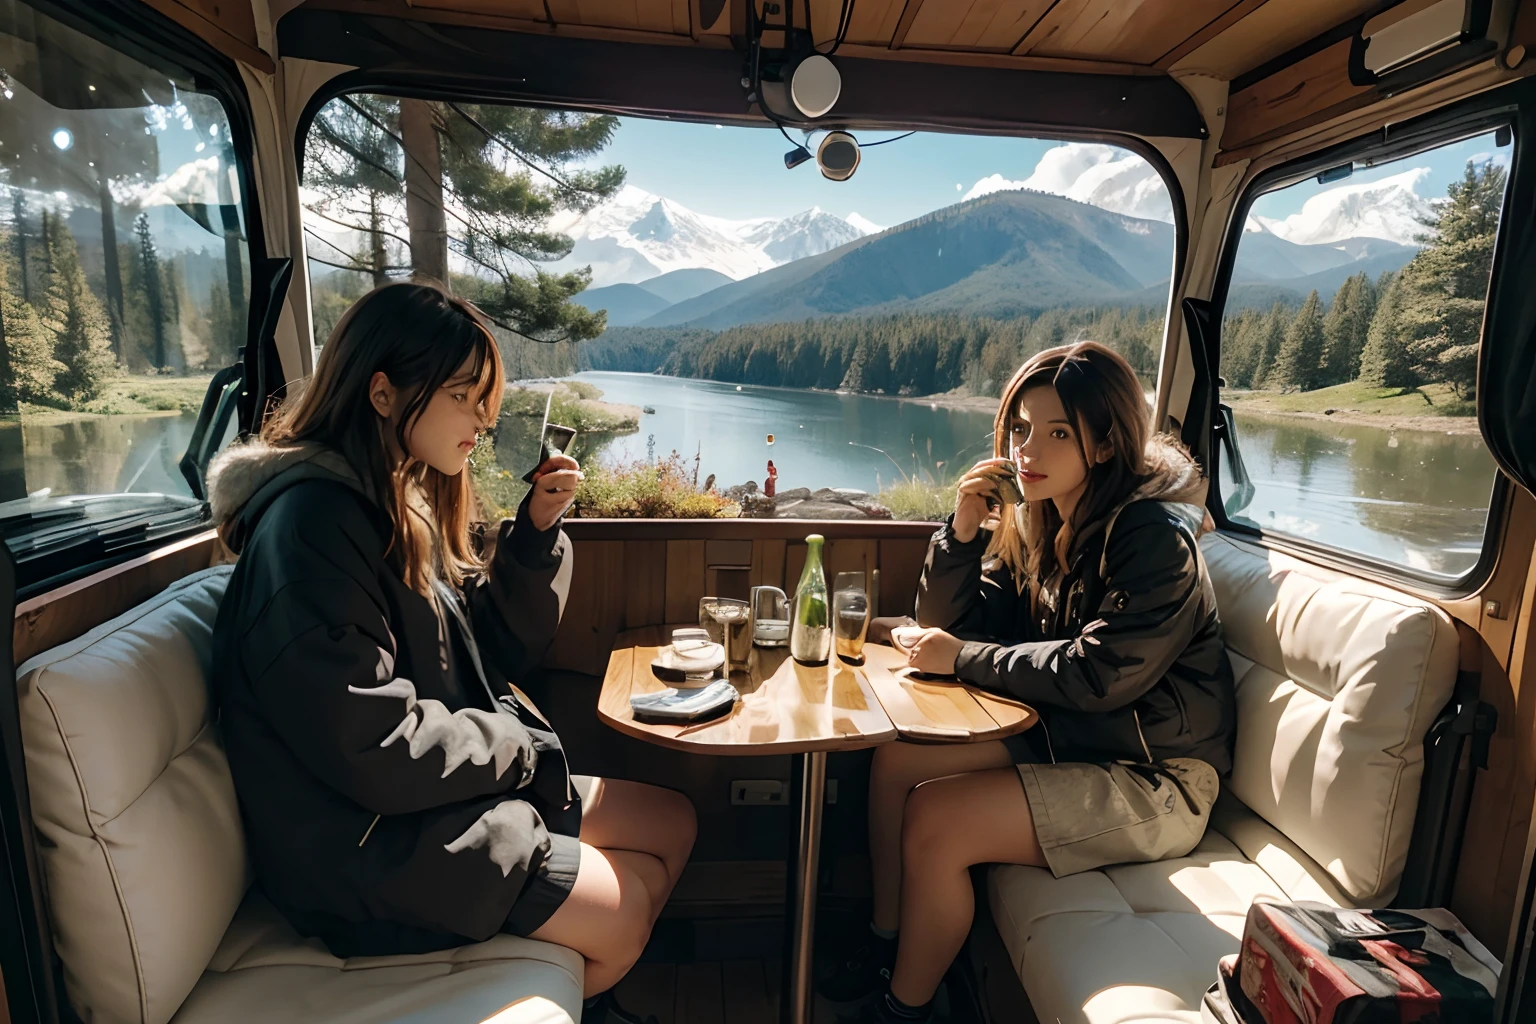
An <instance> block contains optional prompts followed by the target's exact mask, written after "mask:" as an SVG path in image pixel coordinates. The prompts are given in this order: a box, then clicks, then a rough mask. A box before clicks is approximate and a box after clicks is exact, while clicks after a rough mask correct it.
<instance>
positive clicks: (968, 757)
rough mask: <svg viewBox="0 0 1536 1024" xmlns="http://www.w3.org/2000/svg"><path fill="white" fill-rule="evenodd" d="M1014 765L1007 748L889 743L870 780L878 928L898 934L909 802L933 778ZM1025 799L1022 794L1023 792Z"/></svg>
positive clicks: (877, 758)
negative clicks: (903, 837) (903, 839)
mask: <svg viewBox="0 0 1536 1024" xmlns="http://www.w3.org/2000/svg"><path fill="white" fill-rule="evenodd" d="M1011 764H1013V757H1012V755H1010V754H1009V753H1008V749H1007V748H1006V747H1004V746H1003V745H1002V743H1000V742H997V741H993V742H990V743H949V744H934V745H923V744H916V743H887V744H885V745H884V746H882V747H877V748H876V749H875V761H874V766H873V767H872V768H871V770H870V776H869V858H870V864H871V869H872V873H873V878H874V889H875V913H874V923H875V927H876V928H882V929H895V928H896V926H897V923H898V921H899V914H900V907H901V862H902V850H901V826H902V819H903V816H904V814H905V812H906V807H907V797H908V796H909V795H910V794H911V793H912V790H913V789H914V788H915V787H917V786H919V785H921V784H922V783H924V782H928V781H929V780H930V779H940V778H943V777H945V776H947V775H957V774H959V773H961V772H974V771H980V770H982V769H985V768H1001V767H1003V766H1004V765H1011ZM1021 797H1022V792H1021Z"/></svg>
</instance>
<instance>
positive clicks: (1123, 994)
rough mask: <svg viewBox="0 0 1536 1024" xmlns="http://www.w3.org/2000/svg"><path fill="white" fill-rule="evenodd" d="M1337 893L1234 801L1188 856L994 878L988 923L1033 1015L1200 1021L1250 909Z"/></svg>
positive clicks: (1001, 871) (1111, 1023)
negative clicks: (1219, 965)
mask: <svg viewBox="0 0 1536 1024" xmlns="http://www.w3.org/2000/svg"><path fill="white" fill-rule="evenodd" d="M1234 837H1238V838H1236V839H1234ZM1276 840H1278V842H1277V841H1276ZM1249 846H1251V847H1252V851H1250V850H1249V849H1248V848H1247V847H1249ZM1252 852H1259V853H1261V854H1262V858H1261V859H1260V858H1254V857H1253V856H1252ZM1255 859H1260V862H1261V863H1265V864H1268V865H1270V866H1273V868H1274V869H1275V874H1272V873H1271V872H1270V871H1267V870H1265V868H1263V867H1261V866H1260V864H1256V863H1254V860H1255ZM1277 874H1278V875H1279V876H1280V877H1276V875H1277ZM1337 891H1338V890H1337V887H1336V886H1335V884H1334V883H1333V880H1332V878H1331V877H1330V876H1329V875H1328V873H1327V872H1326V871H1324V870H1323V869H1322V868H1321V867H1320V866H1318V865H1317V864H1316V863H1314V862H1312V861H1311V860H1310V859H1309V858H1307V856H1306V855H1305V854H1302V853H1300V852H1299V851H1298V850H1297V849H1296V848H1295V846H1294V845H1293V844H1290V843H1288V842H1286V841H1285V840H1284V837H1281V836H1279V834H1278V833H1276V832H1275V831H1274V830H1273V829H1272V828H1271V827H1270V826H1269V825H1267V824H1266V823H1265V822H1264V821H1263V820H1262V819H1260V818H1259V817H1258V816H1256V815H1255V814H1254V813H1253V812H1252V811H1249V810H1247V809H1246V808H1244V807H1242V806H1241V805H1240V804H1239V803H1238V802H1237V801H1236V800H1234V799H1233V798H1231V797H1230V796H1226V795H1223V797H1222V798H1221V799H1220V800H1219V801H1218V802H1217V805H1216V809H1215V810H1214V811H1213V812H1212V815H1211V824H1210V827H1209V828H1207V830H1206V833H1205V838H1204V839H1202V840H1201V842H1200V845H1199V846H1197V847H1196V848H1195V850H1194V852H1193V853H1191V854H1190V855H1189V856H1187V857H1180V858H1177V859H1175V860H1165V861H1159V862H1157V863H1154V864H1125V865H1120V866H1118V867H1110V868H1105V869H1104V870H1102V871H1085V872H1082V873H1081V874H1076V875H1068V876H1067V877H1066V878H1053V877H1052V876H1051V873H1050V872H1049V871H1047V870H1045V869H1044V868H1027V867H1019V866H1016V865H999V866H996V867H994V868H992V869H991V871H990V872H988V896H989V902H990V905H991V908H992V919H993V921H994V922H995V923H996V924H997V929H998V932H999V933H1000V934H1001V935H1002V937H1003V942H1004V944H1005V945H1006V946H1007V947H1008V953H1009V958H1010V960H1011V961H1012V962H1013V966H1014V969H1015V970H1017V971H1018V973H1019V980H1020V981H1021V982H1022V983H1023V985H1024V990H1025V991H1026V992H1027V993H1028V994H1029V1001H1030V1003H1031V1005H1032V1006H1033V1007H1034V1010H1035V1015H1036V1016H1037V1017H1038V1018H1039V1019H1040V1020H1041V1021H1049V1022H1056V1021H1060V1022H1061V1024H1132V1022H1151V1021H1159V1022H1174V1021H1182V1022H1188V1024H1198V1022H1199V1021H1200V999H1201V996H1202V995H1203V994H1204V993H1205V990H1206V988H1207V987H1208V986H1209V985H1210V984H1211V982H1212V981H1215V980H1216V961H1217V960H1219V959H1220V958H1221V957H1223V956H1225V955H1227V954H1229V953H1235V952H1237V948H1238V945H1239V941H1240V940H1241V937H1242V933H1243V921H1244V919H1245V918H1246V916H1247V914H1248V906H1249V904H1251V903H1252V902H1253V901H1254V900H1255V899H1259V898H1265V899H1273V900H1296V899H1315V900H1320V901H1322V902H1334V901H1333V900H1331V898H1330V894H1331V893H1333V892H1337Z"/></svg>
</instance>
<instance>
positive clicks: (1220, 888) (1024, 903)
mask: <svg viewBox="0 0 1536 1024" xmlns="http://www.w3.org/2000/svg"><path fill="white" fill-rule="evenodd" d="M1201 549H1202V552H1203V555H1204V557H1205V560H1206V563H1207V565H1208V566H1209V568H1210V572H1211V577H1212V580H1213V582H1214V584H1215V587H1216V596H1217V601H1218V603H1219V606H1220V608H1221V615H1222V621H1223V623H1224V625H1225V628H1226V632H1227V645H1228V651H1229V653H1230V655H1231V657H1232V662H1233V669H1234V673H1235V675H1236V678H1237V690H1238V735H1237V745H1236V758H1235V765H1234V768H1233V773H1232V778H1231V780H1230V783H1229V784H1228V785H1227V786H1226V787H1225V788H1224V791H1223V793H1222V796H1221V799H1220V800H1219V801H1218V803H1217V807H1216V810H1215V811H1214V812H1213V813H1212V816H1211V825H1210V828H1209V829H1208V830H1207V832H1206V835H1205V838H1204V840H1203V841H1202V842H1201V843H1200V845H1199V846H1198V847H1197V848H1196V849H1195V851H1194V852H1193V853H1191V854H1190V855H1189V856H1188V857H1182V858H1178V859H1175V860H1169V861H1163V862H1160V863H1157V864H1133V865H1122V866H1118V867H1110V868H1105V869H1104V870H1102V871H1090V872H1084V873H1083V874H1080V875H1072V876H1069V877H1067V878H1060V879H1058V878H1053V877H1052V876H1051V874H1050V872H1049V871H1046V870H1044V869H1041V868H1026V867H1019V866H1013V865H1010V866H997V867H994V868H992V869H991V871H990V872H989V873H988V902H989V904H990V907H991V910H992V916H993V920H994V921H995V923H996V925H997V928H998V931H999V932H1000V933H1001V935H1002V937H1003V941H1004V943H1005V945H1006V946H1007V947H1008V952H1009V955H1010V958H1011V960H1012V961H1013V965H1014V968H1015V969H1016V970H1017V971H1018V973H1019V979H1020V981H1021V982H1022V983H1023V985H1024V989H1025V991H1026V992H1027V993H1028V995H1029V998H1030V1003H1031V1005H1032V1006H1033V1007H1034V1010H1035V1013H1036V1015H1037V1016H1038V1017H1039V1019H1040V1021H1041V1022H1042V1024H1056V1022H1057V1021H1060V1022H1061V1024H1079V1022H1081V1024H1161V1022H1176V1021H1177V1022H1187V1024H1195V1022H1198V1021H1200V999H1201V996H1202V994H1203V993H1204V991H1205V989H1206V987H1207V986H1209V985H1210V983H1211V982H1212V981H1213V980H1215V977H1216V962H1217V960H1218V959H1220V958H1221V957H1222V956H1224V955H1226V954H1229V953H1235V952H1237V949H1238V945H1239V939H1240V937H1241V935H1242V928H1243V920H1244V917H1245V916H1246V914H1247V912H1248V906H1249V904H1251V903H1252V902H1253V901H1254V900H1255V899H1259V898H1270V899H1279V900H1317V901H1321V902H1327V903H1334V904H1338V905H1342V906H1381V905H1385V904H1386V903H1387V902H1388V901H1389V900H1390V899H1391V897H1392V895H1393V893H1394V892H1395V891H1396V888H1397V883H1398V880H1399V878H1400V877H1401V875H1402V870H1403V865H1404V863H1405V861H1406V858H1407V853H1408V842H1409V838H1410V834H1411V831H1412V828H1413V813H1414V809H1415V807H1416V806H1417V802H1418V794H1419V781H1420V776H1421V773H1422V768H1423V740H1424V734H1425V732H1426V731H1427V730H1428V728H1429V726H1430V724H1431V723H1432V722H1433V721H1434V717H1435V715H1436V714H1437V713H1438V712H1439V711H1440V709H1441V708H1442V707H1444V706H1445V704H1446V703H1447V702H1448V701H1449V700H1450V698H1451V694H1452V690H1453V687H1454V684H1455V675H1456V664H1457V638H1456V630H1455V628H1454V626H1453V625H1452V623H1451V621H1450V619H1449V618H1448V617H1447V616H1446V615H1445V614H1444V613H1443V612H1442V611H1440V610H1439V609H1438V608H1436V607H1434V606H1433V605H1431V604H1428V603H1426V602H1423V601H1419V600H1417V599H1415V598H1412V597H1408V596H1406V595H1404V594H1401V593H1398V592H1397V591H1393V590H1390V589H1388V588H1386V587H1380V586H1376V585H1374V584H1370V583H1366V582H1362V581H1360V580H1357V579H1354V578H1351V577H1348V576H1344V575H1342V574H1338V573H1333V572H1330V571H1328V570H1325V569H1321V568H1318V567H1316V566H1313V565H1311V564H1309V563H1305V562H1302V561H1300V560H1298V559H1294V558H1290V557H1288V556H1285V555H1281V554H1278V553H1275V552H1270V551H1267V550H1265V549H1263V548H1260V547H1257V546H1255V545H1250V544H1246V543H1243V542H1239V541H1235V540H1233V539H1232V538H1230V537H1227V536H1224V535H1211V536H1208V537H1206V538H1205V539H1204V540H1202V542H1201Z"/></svg>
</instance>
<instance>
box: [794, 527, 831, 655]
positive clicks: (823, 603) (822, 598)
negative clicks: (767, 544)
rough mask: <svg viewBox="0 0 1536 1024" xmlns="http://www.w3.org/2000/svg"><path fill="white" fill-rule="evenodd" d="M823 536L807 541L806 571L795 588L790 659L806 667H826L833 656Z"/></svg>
mask: <svg viewBox="0 0 1536 1024" xmlns="http://www.w3.org/2000/svg"><path fill="white" fill-rule="evenodd" d="M821 545H822V536H821V534H819V533H813V534H811V535H810V536H809V537H807V538H805V568H804V569H803V570H802V571H801V573H800V583H799V584H798V585H797V586H796V587H795V607H794V610H793V612H792V615H791V625H790V629H789V654H790V657H792V658H794V659H795V660H796V661H798V662H800V663H801V664H805V665H825V664H826V663H827V658H828V657H830V656H831V654H832V618H831V616H830V615H829V614H828V613H827V573H826V570H824V569H823V568H822V567H821Z"/></svg>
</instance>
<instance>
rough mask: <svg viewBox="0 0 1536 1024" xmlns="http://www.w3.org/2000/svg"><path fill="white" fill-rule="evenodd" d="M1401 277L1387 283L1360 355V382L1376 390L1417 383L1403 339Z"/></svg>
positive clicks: (1405, 341) (1409, 385)
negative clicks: (1363, 349)
mask: <svg viewBox="0 0 1536 1024" xmlns="http://www.w3.org/2000/svg"><path fill="white" fill-rule="evenodd" d="M1402 293H1403V289H1402V286H1401V276H1400V275H1399V276H1397V277H1393V278H1392V279H1390V280H1389V281H1388V282H1387V284H1386V289H1385V290H1384V291H1383V292H1382V293H1381V296H1380V298H1379V299H1378V301H1377V303H1376V315H1375V316H1373V317H1371V326H1370V330H1369V331H1368V332H1367V336H1366V343H1365V351H1363V352H1361V353H1360V383H1362V384H1369V385H1370V386H1371V387H1376V388H1411V387H1414V386H1415V385H1416V384H1417V383H1418V381H1416V380H1415V379H1414V375H1413V369H1412V366H1411V364H1410V361H1409V358H1408V344H1407V340H1406V339H1405V338H1404V336H1403V330H1402V324H1401V316H1402V305H1403V301H1402Z"/></svg>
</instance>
